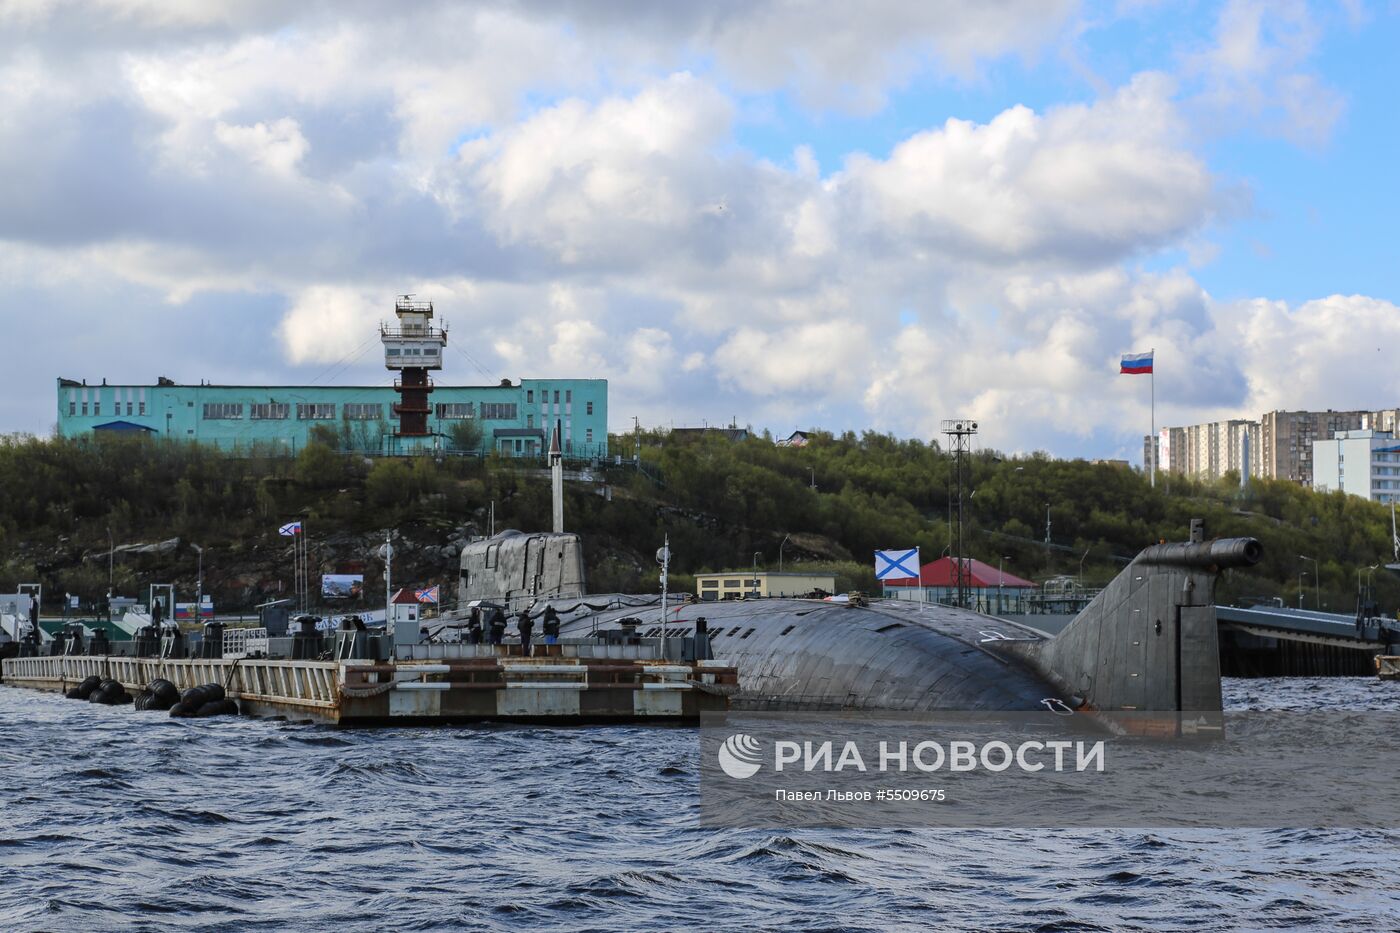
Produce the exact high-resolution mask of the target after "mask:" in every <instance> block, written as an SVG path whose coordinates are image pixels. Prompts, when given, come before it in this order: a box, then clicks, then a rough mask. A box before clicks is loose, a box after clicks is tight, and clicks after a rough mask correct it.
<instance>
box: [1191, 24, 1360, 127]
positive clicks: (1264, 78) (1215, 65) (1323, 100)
mask: <svg viewBox="0 0 1400 933" xmlns="http://www.w3.org/2000/svg"><path fill="white" fill-rule="evenodd" d="M1320 33H1321V30H1320V29H1319V28H1318V26H1317V24H1316V23H1315V22H1314V20H1313V17H1312V14H1311V12H1310V11H1309V9H1308V5H1307V3H1305V2H1304V0H1228V2H1227V3H1225V4H1224V6H1223V7H1222V8H1221V10H1220V16H1219V19H1218V20H1217V22H1216V29H1215V43H1214V44H1213V45H1212V46H1210V47H1208V48H1206V49H1204V50H1202V51H1199V52H1197V53H1195V54H1194V55H1192V56H1190V57H1189V59H1188V63H1187V71H1188V73H1190V74H1192V75H1194V76H1195V77H1197V78H1198V79H1199V81H1200V83H1201V89H1200V92H1199V95H1198V96H1197V98H1196V100H1195V102H1194V103H1195V106H1196V108H1197V109H1199V110H1200V111H1201V112H1202V113H1203V114H1204V116H1205V119H1206V120H1208V121H1210V122H1214V123H1215V124H1217V125H1218V126H1219V127H1220V130H1221V132H1237V131H1238V130H1239V128H1240V125H1241V122H1242V121H1243V122H1245V123H1249V124H1253V125H1255V126H1257V127H1259V128H1261V129H1263V130H1264V131H1266V132H1270V133H1274V134H1277V135H1280V136H1283V137H1285V138H1287V139H1289V140H1291V141H1292V142H1295V143H1297V144H1299V145H1302V146H1307V147H1316V146H1320V145H1323V144H1325V143H1326V142H1328V140H1329V139H1330V137H1331V135H1332V132H1333V130H1334V128H1335V127H1336V124H1337V123H1338V121H1339V120H1340V119H1341V118H1342V115H1343V114H1344V113H1345V112H1346V100H1345V98H1344V97H1343V96H1342V95H1341V94H1340V93H1339V92H1338V91H1337V90H1336V89H1335V88H1333V87H1331V86H1330V85H1328V84H1327V83H1326V82H1325V81H1323V80H1322V79H1321V77H1319V76H1318V74H1317V73H1316V72H1315V71H1313V70H1311V67H1310V59H1311V58H1312V56H1313V53H1314V52H1315V51H1316V48H1317V44H1318V41H1319V37H1320Z"/></svg>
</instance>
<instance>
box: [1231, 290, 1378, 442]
mask: <svg viewBox="0 0 1400 933" xmlns="http://www.w3.org/2000/svg"><path fill="white" fill-rule="evenodd" d="M1220 316H1221V318H1222V328H1221V334H1220V339H1221V340H1222V342H1227V343H1228V344H1229V345H1231V346H1234V347H1236V348H1237V351H1236V352H1238V353H1240V354H1241V355H1242V356H1243V357H1244V358H1245V359H1249V360H1257V361H1267V362H1268V363H1270V364H1271V365H1255V366H1250V367H1249V368H1248V373H1249V376H1248V379H1249V397H1250V408H1249V410H1250V412H1252V413H1256V414H1257V413H1258V412H1260V411H1270V410H1273V409H1279V408H1282V409H1300V408H1301V409H1320V408H1336V409H1344V408H1346V409H1352V408H1376V407H1382V406H1385V407H1389V406H1393V405H1395V404H1397V402H1400V371H1397V369H1396V367H1395V365H1394V360H1393V348H1394V347H1395V346H1396V345H1397V342H1400V307H1397V306H1396V305H1394V304H1393V303H1391V302H1389V301H1384V300H1381V299H1378V298H1370V297H1366V296H1364V295H1331V296H1329V297H1326V298H1319V299H1316V300H1314V301H1307V302H1303V303H1302V304H1300V305H1298V306H1296V307H1290V306H1289V305H1288V304H1286V303H1285V302H1282V301H1266V300H1263V299H1256V300H1252V301H1245V302H1239V303H1234V304H1231V305H1227V306H1225V307H1224V308H1222V309H1221V312H1220Z"/></svg>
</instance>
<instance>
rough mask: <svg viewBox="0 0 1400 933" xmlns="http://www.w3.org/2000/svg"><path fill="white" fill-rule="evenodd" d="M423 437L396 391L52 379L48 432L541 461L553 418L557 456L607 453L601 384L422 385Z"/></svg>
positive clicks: (604, 384) (553, 381)
mask: <svg viewBox="0 0 1400 933" xmlns="http://www.w3.org/2000/svg"><path fill="white" fill-rule="evenodd" d="M427 393H428V394H427V399H428V416H427V430H428V434H427V435H426V436H401V434H400V433H399V425H400V420H399V412H398V411H397V410H396V406H400V407H402V406H403V403H402V398H403V395H402V390H401V389H399V388H396V387H395V386H393V385H379V386H228V385H204V384H201V385H178V384H176V383H175V382H172V381H171V380H169V379H166V378H164V377H161V378H160V379H158V380H157V381H156V384H155V385H107V382H106V380H103V382H102V384H101V385H88V384H87V383H86V382H76V381H74V380H72V379H59V380H58V398H57V402H58V433H59V435H60V436H62V437H79V436H82V435H84V434H87V433H89V432H104V431H111V432H126V433H133V434H146V435H149V436H152V437H162V438H170V439H172V440H186V441H195V442H198V443H201V444H212V445H214V446H216V447H219V448H222V449H225V450H240V449H244V450H249V449H252V448H254V447H255V446H256V447H261V448H267V447H281V448H284V449H286V450H288V451H289V452H292V453H295V452H296V451H298V450H300V449H301V448H302V447H303V446H305V445H306V443H307V441H308V440H309V439H310V437H311V432H312V430H313V429H315V428H317V427H323V428H329V429H332V430H334V431H335V432H336V434H337V436H338V438H339V439H340V442H341V446H342V447H345V448H347V449H353V450H361V451H364V452H365V453H369V454H390V455H393V454H407V453H418V452H424V451H432V450H442V451H446V452H452V451H456V452H465V453H489V452H492V451H497V452H499V453H501V454H503V455H505V456H512V457H542V456H544V453H545V451H546V450H547V449H548V432H549V429H550V427H551V426H552V425H553V424H554V423H555V421H558V422H559V425H560V432H561V439H562V442H563V446H564V455H565V456H566V457H569V458H571V459H594V458H598V459H601V458H604V457H606V456H607V455H608V382H607V380H606V379H522V380H520V381H519V382H515V383H512V382H510V381H509V380H503V381H502V382H501V384H500V385H493V386H445V385H432V386H431V388H429V389H427Z"/></svg>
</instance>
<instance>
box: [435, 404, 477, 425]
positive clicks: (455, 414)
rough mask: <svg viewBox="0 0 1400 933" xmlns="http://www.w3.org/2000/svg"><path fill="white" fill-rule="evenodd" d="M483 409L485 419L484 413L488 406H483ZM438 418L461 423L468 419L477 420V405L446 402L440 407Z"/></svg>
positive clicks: (438, 408)
mask: <svg viewBox="0 0 1400 933" xmlns="http://www.w3.org/2000/svg"><path fill="white" fill-rule="evenodd" d="M481 407H482V410H483V414H482V417H485V414H484V412H485V408H486V406H485V405H482V406H481ZM437 416H438V417H439V418H445V419H446V420H448V421H461V420H463V419H466V418H475V417H476V405H475V403H473V402H446V403H444V404H440V405H438V407H437Z"/></svg>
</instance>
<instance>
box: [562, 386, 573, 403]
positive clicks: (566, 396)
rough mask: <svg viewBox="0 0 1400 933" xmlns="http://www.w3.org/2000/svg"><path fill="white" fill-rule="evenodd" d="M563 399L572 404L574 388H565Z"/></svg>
mask: <svg viewBox="0 0 1400 933" xmlns="http://www.w3.org/2000/svg"><path fill="white" fill-rule="evenodd" d="M564 401H566V402H568V403H569V404H570V405H572V404H573V403H574V390H573V389H565V390H564Z"/></svg>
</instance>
